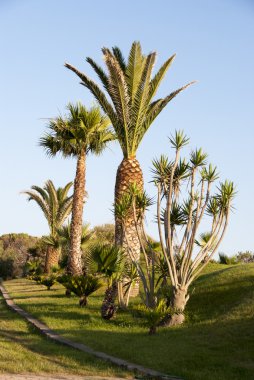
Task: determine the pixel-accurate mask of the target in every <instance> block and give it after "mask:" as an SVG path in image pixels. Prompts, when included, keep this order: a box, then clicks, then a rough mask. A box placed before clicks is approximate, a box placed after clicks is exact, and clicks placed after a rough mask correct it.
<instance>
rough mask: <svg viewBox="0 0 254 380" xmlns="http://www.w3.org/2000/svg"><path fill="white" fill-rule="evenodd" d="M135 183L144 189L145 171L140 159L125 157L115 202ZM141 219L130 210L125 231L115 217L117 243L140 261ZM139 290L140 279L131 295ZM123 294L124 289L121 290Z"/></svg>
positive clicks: (116, 187) (134, 294)
mask: <svg viewBox="0 0 254 380" xmlns="http://www.w3.org/2000/svg"><path fill="white" fill-rule="evenodd" d="M132 184H135V185H136V187H137V189H138V190H139V191H143V188H144V180H143V173H142V169H141V167H140V164H139V162H138V160H137V159H136V158H135V157H133V158H124V159H123V161H122V162H121V164H120V165H119V167H118V170H117V174H116V184H115V202H116V203H117V202H118V201H120V200H121V198H122V196H124V194H125V193H126V192H127V191H128V189H129V188H130V186H131V185H132ZM140 227H141V226H140V225H139V221H138V222H137V223H136V222H135V219H134V215H133V212H132V211H130V212H129V214H128V217H127V218H126V220H125V232H124V231H123V225H122V222H121V220H119V219H118V218H117V217H116V218H115V243H116V245H119V246H121V247H123V249H124V250H127V248H128V249H131V251H132V253H133V255H134V257H135V258H136V260H137V261H138V260H139V258H140V243H139V238H138V235H137V228H140ZM125 282H126V280H124V279H123V283H121V284H119V286H120V287H123V285H124V283H125ZM138 292H139V282H138V280H137V281H136V282H135V284H133V285H132V288H131V291H130V296H131V297H134V296H136V295H137V294H138ZM120 294H123V289H122V291H121V292H120ZM119 301H120V303H121V304H122V306H123V305H125V301H124V300H123V298H122V297H119Z"/></svg>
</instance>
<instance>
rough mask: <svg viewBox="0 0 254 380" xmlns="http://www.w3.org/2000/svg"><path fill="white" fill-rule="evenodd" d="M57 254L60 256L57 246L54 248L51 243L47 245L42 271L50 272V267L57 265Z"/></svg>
mask: <svg viewBox="0 0 254 380" xmlns="http://www.w3.org/2000/svg"><path fill="white" fill-rule="evenodd" d="M59 256H60V249H59V248H55V247H53V246H51V245H49V246H48V247H47V253H46V258H45V267H44V273H50V271H51V269H52V267H56V266H58V261H59Z"/></svg>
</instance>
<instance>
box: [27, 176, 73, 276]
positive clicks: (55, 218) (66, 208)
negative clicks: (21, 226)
mask: <svg viewBox="0 0 254 380" xmlns="http://www.w3.org/2000/svg"><path fill="white" fill-rule="evenodd" d="M72 185H73V183H72V182H69V183H67V185H66V186H65V187H63V188H62V187H59V188H58V189H56V188H55V186H54V184H53V182H52V181H51V180H48V181H47V182H46V183H45V185H44V187H43V188H41V187H39V186H32V187H31V190H26V191H24V192H23V193H24V194H26V195H28V201H31V200H33V201H35V202H36V203H37V204H38V206H39V207H40V208H41V210H42V212H43V214H44V216H45V218H46V220H47V222H48V225H49V231H50V235H49V239H47V241H49V242H50V243H49V244H47V254H46V261H45V272H46V273H49V272H50V269H51V268H52V267H53V266H55V265H58V260H59V254H60V251H59V244H58V232H57V231H58V229H60V228H61V227H62V225H63V223H64V222H65V220H66V219H67V218H68V216H69V215H70V213H71V209H72V200H73V196H72V195H71V196H68V192H69V190H70V188H71V186H72Z"/></svg>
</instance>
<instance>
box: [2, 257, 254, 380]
mask: <svg viewBox="0 0 254 380" xmlns="http://www.w3.org/2000/svg"><path fill="white" fill-rule="evenodd" d="M5 285H6V288H7V289H8V290H9V291H10V292H11V293H12V295H13V296H14V298H15V300H16V302H17V303H18V304H19V305H21V306H22V307H24V308H25V309H26V310H28V311H30V312H31V313H33V314H34V315H36V316H37V317H38V318H39V319H41V320H42V321H44V322H46V323H47V324H48V325H49V326H50V327H52V328H53V329H55V330H56V331H58V332H59V333H61V334H63V335H64V336H66V337H68V338H71V339H73V340H76V341H80V342H84V343H86V344H88V345H90V346H91V347H93V348H95V349H98V350H101V351H105V352H107V353H111V354H114V355H117V356H119V357H121V358H125V359H128V360H131V361H134V362H137V363H140V364H143V365H146V366H149V367H151V368H154V369H158V370H160V371H164V372H166V373H169V374H174V375H178V376H180V375H181V376H183V377H184V378H185V379H186V380H204V379H205V380H214V379H220V380H229V379H230V380H239V379H241V380H245V379H246V380H252V379H253V373H254V264H248V265H237V266H226V265H220V264H211V265H209V266H208V268H207V269H206V271H205V273H204V274H203V275H202V276H201V277H200V278H199V279H198V280H197V281H196V283H195V284H194V286H193V288H192V295H191V299H190V301H189V303H188V307H187V322H186V323H185V324H184V325H183V326H180V327H175V328H171V329H161V330H160V331H159V333H158V334H157V335H155V336H152V337H151V336H148V335H147V328H146V327H145V326H144V325H143V323H144V322H143V321H142V320H141V319H137V318H135V319H134V318H133V317H132V316H131V315H130V314H128V313H123V312H122V313H119V314H118V316H117V318H116V319H115V320H113V321H109V322H105V321H102V320H101V318H100V313H99V307H100V304H101V300H102V297H101V295H100V294H97V295H95V296H93V297H90V303H89V306H88V307H87V308H86V309H80V308H79V307H78V305H77V299H76V298H74V297H73V298H70V299H68V298H66V297H65V296H64V291H63V289H62V288H61V286H55V287H54V289H53V290H52V291H46V290H44V289H45V288H44V287H41V286H39V285H34V283H32V282H28V281H27V280H14V281H10V282H6V283H5Z"/></svg>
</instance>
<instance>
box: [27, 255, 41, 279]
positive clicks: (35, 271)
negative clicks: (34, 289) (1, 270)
mask: <svg viewBox="0 0 254 380" xmlns="http://www.w3.org/2000/svg"><path fill="white" fill-rule="evenodd" d="M42 273H43V267H42V260H41V259H40V258H36V259H34V260H29V261H27V263H26V265H25V274H26V276H27V277H28V278H33V276H35V275H41V274H42Z"/></svg>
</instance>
